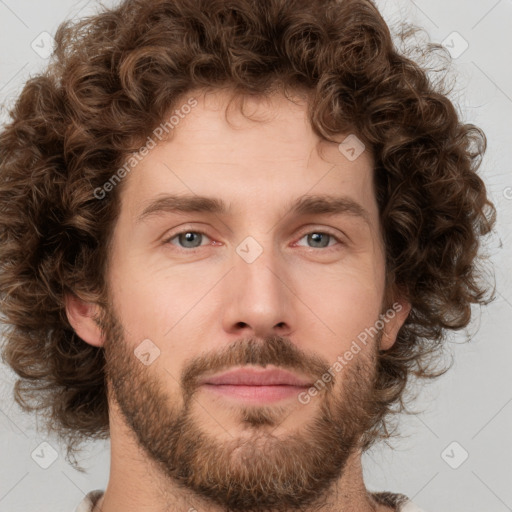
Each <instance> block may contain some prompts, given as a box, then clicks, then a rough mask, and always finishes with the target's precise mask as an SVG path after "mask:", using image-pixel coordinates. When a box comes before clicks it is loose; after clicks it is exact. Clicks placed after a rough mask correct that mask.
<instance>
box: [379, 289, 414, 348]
mask: <svg viewBox="0 0 512 512" xmlns="http://www.w3.org/2000/svg"><path fill="white" fill-rule="evenodd" d="M410 311H411V304H410V303H409V302H407V301H406V300H405V299H404V298H400V299H398V300H396V301H395V302H393V305H392V306H391V307H390V308H388V310H387V311H386V312H384V313H383V314H382V315H381V319H382V322H383V323H384V328H383V329H382V339H381V342H380V349H381V350H388V349H390V348H391V347H392V346H393V345H394V343H395V341H396V337H397V336H398V331H399V330H400V328H401V327H402V325H404V323H405V320H406V319H407V317H408V316H409V313H410Z"/></svg>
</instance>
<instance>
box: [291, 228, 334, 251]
mask: <svg viewBox="0 0 512 512" xmlns="http://www.w3.org/2000/svg"><path fill="white" fill-rule="evenodd" d="M306 237H307V240H308V242H310V243H313V244H314V245H313V249H325V248H326V247H329V240H332V239H334V240H335V241H337V242H340V240H339V239H338V238H337V237H335V236H334V235H331V234H330V233H325V232H323V231H312V232H310V233H307V234H306V235H304V236H303V237H302V238H301V240H302V239H303V238H306Z"/></svg>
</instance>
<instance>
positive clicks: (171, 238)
mask: <svg viewBox="0 0 512 512" xmlns="http://www.w3.org/2000/svg"><path fill="white" fill-rule="evenodd" d="M186 233H195V234H199V235H204V236H206V237H207V238H210V237H209V236H208V235H207V234H206V233H205V232H204V231H197V230H193V229H185V230H183V231H179V232H177V233H174V234H173V235H172V236H171V237H169V238H167V239H166V240H164V244H170V242H171V240H174V239H175V238H177V237H178V236H180V235H184V234H186ZM313 233H314V234H320V235H327V236H330V237H331V238H334V240H336V242H338V244H339V245H345V244H344V242H342V241H341V240H340V238H338V236H336V235H334V234H333V233H331V232H330V231H320V230H313V231H307V232H306V233H304V234H302V235H301V237H300V238H299V240H302V239H303V238H304V237H305V236H307V235H311V234H313ZM171 245H174V244H171ZM175 247H176V248H177V249H178V250H181V251H184V252H195V251H197V250H199V249H201V248H202V247H205V246H204V245H201V246H199V247H193V248H188V249H187V248H184V247H178V246H175ZM309 249H319V250H320V249H321V250H324V251H326V250H336V245H332V246H329V245H328V246H327V247H309Z"/></svg>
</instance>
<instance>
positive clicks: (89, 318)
mask: <svg viewBox="0 0 512 512" xmlns="http://www.w3.org/2000/svg"><path fill="white" fill-rule="evenodd" d="M99 313H100V309H99V307H98V305H97V304H91V303H89V302H85V301H83V300H81V299H79V298H78V297H76V296H75V295H71V294H66V315H67V317H68V320H69V323H70V324H71V326H72V327H73V329H74V331H75V332H76V333H77V335H78V336H80V338H81V339H82V340H84V341H85V342H86V343H89V345H93V346H95V347H101V346H103V343H104V339H103V334H102V330H101V328H100V326H99V325H98V324H97V318H99Z"/></svg>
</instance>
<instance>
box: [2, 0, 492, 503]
mask: <svg viewBox="0 0 512 512" xmlns="http://www.w3.org/2000/svg"><path fill="white" fill-rule="evenodd" d="M56 41H57V47H56V54H55V63H54V64H53V65H52V66H51V67H50V68H49V70H48V73H47V74H46V75H41V76H39V77H35V78H33V79H32V80H31V81H29V82H28V83H27V85H26V86H25V88H24V90H23V92H22V94H21V96H20V98H19V101H18V103H17V105H16V106H15V108H14V109H13V113H12V117H13V120H12V122H11V123H10V124H9V125H8V126H7V127H6V128H5V130H4V131H3V132H2V134H1V136H0V147H1V149H0V173H1V178H2V179H1V185H0V187H1V188H0V212H1V213H0V233H1V239H0V240H1V243H2V247H3V248H4V251H3V253H2V256H1V268H2V273H1V277H0V283H1V288H0V290H1V293H2V299H3V304H2V312H3V314H4V315H5V318H6V324H7V326H8V327H9V330H8V332H7V334H6V340H5V344H4V347H3V356H4V359H5V361H6V362H7V363H9V364H10V365H11V366H12V368H13V369H14V370H15V371H16V372H17V373H18V374H19V375H20V380H19V381H18V382H17V384H16V393H17V395H16V396H17V397H18V398H19V400H20V402H21V403H23V405H24V406H25V408H26V409H27V410H40V411H50V422H49V426H50V427H51V428H52V429H53V430H55V431H57V432H58V433H59V434H60V435H61V436H62V437H63V438H64V439H66V440H67V442H68V446H69V450H70V452H72V451H73V449H74V448H75V447H76V445H77V444H78V443H79V442H80V441H82V440H84V439H87V438H102V437H107V436H109V437H110V441H111V467H110V479H109V482H108V485H107V486H106V489H105V490H96V491H91V492H90V493H89V494H88V495H87V496H86V497H85V498H84V500H83V501H82V503H80V504H79V506H78V508H77V509H76V510H77V512H90V511H92V512H98V511H102V512H114V511H119V510H123V511H124V512H134V511H143V510H144V511H148V512H149V511H151V512H156V511H159V512H160V511H169V512H175V511H189V512H190V511H193V510H198V511H200V510H208V511H212V512H220V511H224V510H226V511H228V510H229V511H242V510H243V511H251V512H260V511H280V512H281V511H282V512H285V511H295V510H303V511H313V510H314V511H322V512H332V511H341V510H343V511H345V510H346V511H358V512H369V511H379V512H384V511H386V512H389V511H391V510H397V511H402V512H409V511H413V510H419V509H418V508H417V507H416V506H415V505H414V504H413V503H412V502H411V501H410V500H408V498H407V497H406V496H403V495H401V494H396V493H395V494H393V493H383V492H381V493H376V492H369V491H368V490H367V489H366V487H365V484H364V480H363V475H362V466H361V455H362V453H363V452H364V451H365V450H367V449H368V448H369V447H370V446H372V445H373V444H374V443H375V442H376V441H377V440H378V439H385V438H386V437H389V429H388V426H389V423H390V416H392V414H393V412H400V411H402V410H403V409H404V408H405V403H404V398H403V392H404V389H405V387H406V384H407V382H408V380H409V379H410V378H411V377H413V376H416V377H424V378H426V377H432V376H435V375H439V374H441V373H442V371H443V370H439V369H437V368H435V366H436V365H435V364H434V363H435V362H436V359H435V357H433V356H434V355H436V354H437V350H438V349H440V348H441V347H442V341H443V340H444V336H445V333H446V331H447V330H448V329H459V328H461V327H464V326H465V325H467V324H468V322H469V319H470V311H471V304H473V303H483V302H484V299H483V294H484V292H485V289H483V288H481V284H480V283H479V280H478V278H479V275H478V273H477V271H476V270H475V268H476V267H475V266H474V265H473V263H474V262H476V261H477V259H478V254H477V250H478V245H479V240H480V237H481V236H483V235H485V234H487V233H489V232H490V231H491V229H492V227H493V223H494V210H493V207H492V204H491V203H490V201H489V200H488V198H487V196H486V190H485V186H484V184H483V182H482V180H481V178H480V177H479V176H478V174H477V168H478V163H479V156H481V155H482V154H483V151H484V147H485V144H483V143H484V142H485V138H484V135H483V133H482V132H481V131H480V130H479V129H478V128H476V127H474V126H471V125H463V124H461V123H460V122H459V120H458V118H457V114H456V111H455V109H454V107H453V105H452V104H451V103H450V101H449V100H448V99H447V98H446V96H444V95H443V94H442V93H441V92H440V91H436V90H434V89H433V86H432V85H431V83H430V82H429V81H428V80H427V79H426V75H425V71H423V70H422V69H421V68H420V67H418V66H417V65H415V64H414V63H413V62H411V61H410V60H408V59H407V58H405V57H404V56H401V55H399V54H398V53H397V52H396V50H395V49H394V47H393V44H392V42H391V38H390V34H389V31H388V29H387V27H386V24H385V23H384V21H383V19H382V18H381V17H380V15H379V13H378V11H377V10H376V8H375V7H374V5H373V4H372V3H371V2H369V1H367V0H342V1H337V2H334V1H327V0H322V1H318V2H311V1H309V0H308V1H306V0H295V1H290V0H266V1H259V2H254V1H250V0H232V1H230V2H227V1H226V0H218V1H215V0H214V1H212V0H209V1H208V2H206V1H204V0H131V1H125V2H123V3H122V4H121V5H120V6H119V7H117V8H115V9H112V10H105V11H104V12H102V13H100V14H98V15H96V16H94V17H91V18H90V19H86V20H83V21H81V22H79V23H78V24H77V25H76V26H72V25H63V26H61V27H60V28H59V30H58V31H57V34H56ZM474 141H476V142H477V147H476V149H475V148H474V147H473V145H472V144H473V143H474ZM478 144H479V145H478ZM22 400H24V401H22Z"/></svg>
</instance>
